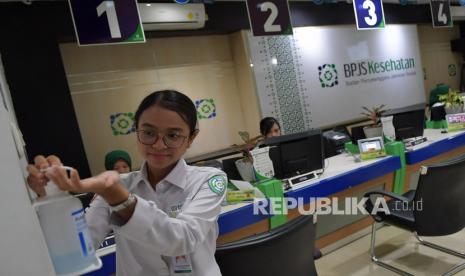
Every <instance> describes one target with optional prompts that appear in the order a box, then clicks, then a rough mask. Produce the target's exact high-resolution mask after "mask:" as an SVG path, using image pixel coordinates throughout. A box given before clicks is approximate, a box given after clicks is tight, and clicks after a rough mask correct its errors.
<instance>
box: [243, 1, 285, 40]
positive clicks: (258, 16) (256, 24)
mask: <svg viewBox="0 0 465 276" xmlns="http://www.w3.org/2000/svg"><path fill="white" fill-rule="evenodd" d="M247 10H248V11H249V19H250V25H251V27H252V31H253V35H254V36H265V35H292V25H291V17H290V15H289V6H288V3H287V0H247Z"/></svg>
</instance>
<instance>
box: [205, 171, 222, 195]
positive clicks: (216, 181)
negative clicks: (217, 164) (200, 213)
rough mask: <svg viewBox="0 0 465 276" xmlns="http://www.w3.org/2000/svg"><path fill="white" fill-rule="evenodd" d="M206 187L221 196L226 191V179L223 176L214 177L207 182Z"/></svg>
mask: <svg viewBox="0 0 465 276" xmlns="http://www.w3.org/2000/svg"><path fill="white" fill-rule="evenodd" d="M208 187H210V190H212V192H214V193H215V194H217V195H223V194H224V191H226V179H225V178H224V176H221V175H216V176H214V177H212V178H210V179H209V180H208Z"/></svg>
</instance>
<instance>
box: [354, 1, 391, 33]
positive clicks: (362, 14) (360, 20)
mask: <svg viewBox="0 0 465 276" xmlns="http://www.w3.org/2000/svg"><path fill="white" fill-rule="evenodd" d="M353 2H354V10H355V21H356V22H357V29H359V30H371V29H382V28H384V26H385V24H384V11H383V3H381V0H354V1H353Z"/></svg>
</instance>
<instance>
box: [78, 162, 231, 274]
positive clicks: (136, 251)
mask: <svg viewBox="0 0 465 276" xmlns="http://www.w3.org/2000/svg"><path fill="white" fill-rule="evenodd" d="M214 176H220V180H221V179H224V180H226V176H225V174H224V172H222V171H220V170H218V169H215V168H208V167H194V166H188V165H187V164H186V162H185V161H184V160H182V159H181V160H180V161H179V162H178V163H177V164H176V166H175V167H174V169H173V170H172V171H171V172H170V173H169V174H168V175H167V176H166V178H165V179H163V180H162V181H160V182H159V183H158V184H157V185H156V190H154V189H153V188H152V186H151V185H150V183H149V181H148V178H147V169H146V165H145V164H144V165H143V166H142V170H141V171H140V172H139V171H138V172H132V173H129V174H127V175H126V176H125V177H122V182H123V185H125V186H126V188H127V189H128V190H129V191H130V192H131V193H133V194H135V195H136V196H137V204H136V208H135V211H134V214H133V215H132V217H131V218H130V219H129V221H128V222H127V223H126V224H124V225H123V226H121V227H119V226H117V222H115V221H114V220H113V217H112V216H111V211H110V209H109V206H108V204H107V203H106V202H105V201H104V200H103V199H102V198H101V197H97V198H96V199H95V200H94V201H93V202H92V203H91V207H90V208H89V210H88V212H87V214H86V220H87V223H88V225H89V229H90V231H91V234H92V237H93V243H94V246H95V247H96V248H98V246H99V244H100V243H101V242H102V241H103V240H104V238H105V236H106V235H107V234H108V232H109V231H110V230H114V232H115V241H116V248H117V251H116V274H117V275H118V276H137V275H143V276H147V275H157V276H162V275H163V276H164V275H171V276H173V275H178V276H179V275H181V276H219V275H221V273H220V270H219V267H218V265H217V264H216V261H215V257H214V254H215V249H216V239H217V237H218V223H217V219H218V216H219V214H220V212H221V202H222V201H223V199H224V197H225V194H226V191H225V187H226V186H224V187H222V185H226V182H225V183H221V182H222V181H220V183H219V186H220V188H219V189H215V187H214V185H213V187H212V181H211V179H212V177H214ZM209 180H210V181H209ZM222 189H223V190H224V192H222ZM175 256H186V257H187V258H188V259H189V258H190V263H191V267H192V272H191V273H175V272H174V270H175V269H176V268H179V266H178V265H175V264H174V262H175V260H176V259H175ZM182 260H183V259H181V261H182Z"/></svg>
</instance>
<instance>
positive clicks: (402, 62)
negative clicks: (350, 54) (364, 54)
mask: <svg viewBox="0 0 465 276" xmlns="http://www.w3.org/2000/svg"><path fill="white" fill-rule="evenodd" d="M412 68H415V59H413V58H400V59H388V60H384V61H372V60H371V61H361V62H352V63H346V64H344V76H345V77H346V78H351V77H360V76H366V75H371V74H381V73H386V72H392V71H402V70H407V69H412Z"/></svg>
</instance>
